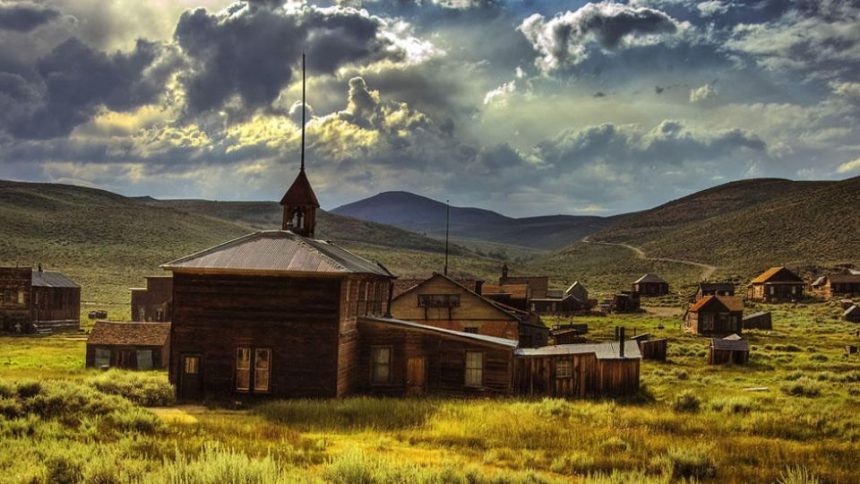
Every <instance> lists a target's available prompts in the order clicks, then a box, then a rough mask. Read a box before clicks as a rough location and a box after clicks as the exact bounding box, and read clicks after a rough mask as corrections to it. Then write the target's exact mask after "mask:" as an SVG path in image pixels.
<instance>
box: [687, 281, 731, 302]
mask: <svg viewBox="0 0 860 484" xmlns="http://www.w3.org/2000/svg"><path fill="white" fill-rule="evenodd" d="M734 295H735V285H734V284H732V283H731V282H702V283H700V284H699V287H698V288H697V289H696V294H695V295H694V296H693V300H694V301H698V300H699V299H702V298H703V297H705V296H734Z"/></svg>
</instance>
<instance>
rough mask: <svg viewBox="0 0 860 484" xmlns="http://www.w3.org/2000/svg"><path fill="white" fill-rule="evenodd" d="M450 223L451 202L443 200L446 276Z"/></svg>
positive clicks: (446, 270)
mask: <svg viewBox="0 0 860 484" xmlns="http://www.w3.org/2000/svg"><path fill="white" fill-rule="evenodd" d="M450 222H451V201H450V200H445V271H444V272H443V274H445V275H446V276H447V275H448V232H449V231H448V227H449V225H450Z"/></svg>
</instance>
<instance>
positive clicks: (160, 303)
mask: <svg viewBox="0 0 860 484" xmlns="http://www.w3.org/2000/svg"><path fill="white" fill-rule="evenodd" d="M172 309H173V278H172V277H170V276H147V277H146V287H143V288H132V289H131V318H132V319H133V320H135V321H148V322H152V321H157V322H165V321H170V318H171V315H172Z"/></svg>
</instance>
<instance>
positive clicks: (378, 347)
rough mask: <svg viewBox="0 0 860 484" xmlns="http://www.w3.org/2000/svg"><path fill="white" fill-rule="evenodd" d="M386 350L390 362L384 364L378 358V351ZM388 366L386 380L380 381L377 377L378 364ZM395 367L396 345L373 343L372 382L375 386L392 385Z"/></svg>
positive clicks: (371, 350) (371, 349)
mask: <svg viewBox="0 0 860 484" xmlns="http://www.w3.org/2000/svg"><path fill="white" fill-rule="evenodd" d="M381 350H385V351H387V352H388V363H386V364H384V365H382V364H380V363H379V362H377V360H376V353H377V351H381ZM378 365H381V366H387V367H388V375H387V376H386V379H385V381H378V380H377V378H376V375H377V373H376V369H377V366H378ZM393 369H394V347H393V346H390V345H373V346H371V347H370V384H371V385H374V386H385V385H391V384H392V382H393V381H394V380H393V377H394V375H393V374H392V370H393Z"/></svg>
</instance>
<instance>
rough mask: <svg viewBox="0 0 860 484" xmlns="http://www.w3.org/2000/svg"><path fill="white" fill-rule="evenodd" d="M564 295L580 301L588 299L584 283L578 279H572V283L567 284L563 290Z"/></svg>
mask: <svg viewBox="0 0 860 484" xmlns="http://www.w3.org/2000/svg"><path fill="white" fill-rule="evenodd" d="M564 294H565V295H566V296H573V297H575V298H577V299H579V300H580V301H588V289H586V287H585V285H584V284H583V283H581V282H579V281H574V282H573V284H571V285H570V286H568V288H567V290H565V291H564Z"/></svg>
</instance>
